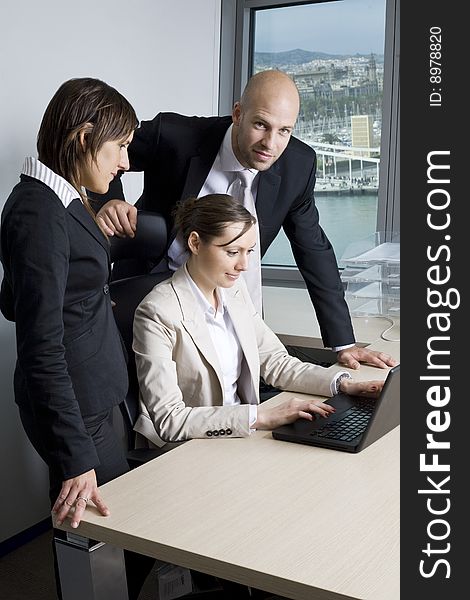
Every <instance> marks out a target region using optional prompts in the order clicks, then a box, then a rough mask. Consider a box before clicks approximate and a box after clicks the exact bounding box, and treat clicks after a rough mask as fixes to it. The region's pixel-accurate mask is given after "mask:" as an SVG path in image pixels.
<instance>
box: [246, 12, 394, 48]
mask: <svg viewBox="0 0 470 600" xmlns="http://www.w3.org/2000/svg"><path fill="white" fill-rule="evenodd" d="M385 4H386V1H385V0H340V1H336V0H335V1H332V2H321V3H316V4H314V5H307V6H305V5H301V6H291V7H282V8H270V9H267V10H258V11H256V25H255V31H256V45H255V52H285V51H288V50H293V49H297V48H300V49H302V50H309V51H311V52H315V51H316V52H326V53H331V54H349V55H354V54H356V53H360V54H370V53H374V54H383V52H384V48H383V32H384V23H385ZM358 14H360V15H361V18H360V19H358V18H357V16H358ZM351 23H354V28H351ZM332 27H334V35H332V30H331V28H332Z"/></svg>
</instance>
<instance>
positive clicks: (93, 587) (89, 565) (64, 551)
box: [54, 533, 129, 600]
mask: <svg viewBox="0 0 470 600" xmlns="http://www.w3.org/2000/svg"><path fill="white" fill-rule="evenodd" d="M54 544H55V549H56V555H57V567H58V571H59V578H60V587H61V591H62V600H84V599H85V598H86V599H87V600H109V598H112V599H113V600H128V598H129V596H128V594H127V581H126V570H125V564H124V553H123V551H122V550H121V549H120V548H116V547H115V546H110V545H109V544H104V543H103V542H97V541H95V540H90V539H88V538H84V537H82V536H79V535H75V534H70V533H67V534H66V537H65V539H60V538H59V537H57V536H55V537H54Z"/></svg>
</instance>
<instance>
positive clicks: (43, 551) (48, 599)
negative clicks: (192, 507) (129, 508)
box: [0, 531, 284, 600]
mask: <svg viewBox="0 0 470 600" xmlns="http://www.w3.org/2000/svg"><path fill="white" fill-rule="evenodd" d="M153 586H154V581H153V577H152V573H151V574H150V575H149V577H148V578H147V580H146V583H145V584H144V586H143V588H142V590H141V592H140V595H139V599H138V600H156V599H157V594H156V593H155V589H154V587H153ZM0 598H1V599H2V600H58V597H57V593H56V589H55V581H54V567H53V558H52V531H47V532H46V533H43V534H42V535H40V536H38V537H37V538H35V539H34V540H32V541H31V542H29V543H27V544H25V545H23V546H21V547H20V548H17V549H16V550H14V551H13V552H10V553H9V554H7V555H6V556H3V557H2V558H0ZM265 600H284V599H282V598H280V597H279V596H270V598H269V599H268V598H265Z"/></svg>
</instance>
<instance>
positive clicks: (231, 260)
mask: <svg viewBox="0 0 470 600" xmlns="http://www.w3.org/2000/svg"><path fill="white" fill-rule="evenodd" d="M255 223H256V219H255V218H254V217H253V216H252V215H251V214H250V213H249V212H248V211H247V210H246V209H245V208H244V207H243V206H242V205H241V204H239V203H238V202H236V201H235V200H234V199H233V198H232V197H231V196H227V195H223V194H211V195H208V196H204V197H202V198H199V199H196V198H190V199H188V200H187V201H185V202H184V203H182V204H180V205H179V207H178V208H177V212H176V226H177V227H178V235H179V236H180V239H182V241H183V242H184V243H186V245H187V248H188V250H189V258H188V260H187V262H186V264H185V265H183V266H182V267H180V268H179V269H178V270H177V271H176V272H175V273H174V275H173V277H172V278H171V279H168V280H167V281H164V282H162V283H160V284H158V285H157V286H155V288H154V289H153V290H152V291H151V292H150V293H149V294H148V295H147V296H146V297H145V298H144V299H143V301H142V302H141V303H140V305H139V306H138V308H137V310H136V314H135V319H134V345H133V348H134V351H135V358H136V365H137V375H138V379H139V384H140V391H141V414H140V416H139V418H138V421H137V423H136V425H135V430H136V431H137V432H139V433H140V434H142V435H143V436H144V437H145V438H147V440H148V441H150V442H151V443H152V444H155V445H157V446H162V445H163V444H164V443H166V442H169V441H171V442H173V441H179V440H186V439H191V438H216V437H217V438H218V437H228V436H232V437H243V436H249V435H250V432H252V431H253V430H256V429H273V428H274V427H277V426H278V425H282V424H284V423H290V422H293V421H295V420H296V419H298V418H303V419H309V420H312V419H313V418H314V417H313V415H314V414H316V415H320V416H323V417H326V416H328V414H329V413H331V412H333V411H334V409H333V408H332V407H330V406H329V405H328V404H325V403H323V402H322V401H321V400H312V401H309V400H300V399H296V398H294V399H291V400H288V401H286V402H284V403H282V404H281V405H280V406H277V407H269V406H267V405H265V404H259V378H260V375H261V376H262V377H263V379H264V380H265V381H266V383H268V384H270V385H273V386H276V387H279V388H281V389H284V390H291V391H294V392H303V393H310V394H315V395H321V396H328V397H330V396H332V395H333V394H334V393H336V391H337V390H341V391H344V392H348V393H351V394H356V395H364V396H370V397H377V396H378V394H379V393H380V390H381V389H382V385H383V382H382V381H367V382H353V381H352V379H351V378H350V375H349V374H348V373H347V372H346V371H338V370H335V369H332V368H328V369H326V368H324V367H320V366H317V365H312V364H309V363H303V362H301V361H300V360H298V359H297V358H294V357H292V356H290V355H289V354H288V352H287V350H286V349H285V347H284V346H283V345H282V344H281V342H280V341H279V339H278V338H277V337H276V335H275V334H274V333H273V332H272V331H271V330H270V329H269V327H268V326H267V325H266V324H265V323H264V321H263V320H262V318H261V317H260V315H259V314H258V313H257V312H256V310H255V308H254V306H253V303H252V302H251V300H250V297H249V295H248V292H247V288H246V285H245V283H244V281H243V277H241V274H242V273H243V272H244V271H246V270H247V266H248V260H249V254H250V253H251V252H252V250H253V247H254V245H255V243H256V237H257V236H256V227H255Z"/></svg>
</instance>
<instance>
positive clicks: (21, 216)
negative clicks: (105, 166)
mask: <svg viewBox="0 0 470 600" xmlns="http://www.w3.org/2000/svg"><path fill="white" fill-rule="evenodd" d="M1 252H2V263H3V268H4V278H3V282H2V289H1V294H0V308H1V310H2V313H3V314H4V315H5V317H6V318H7V319H9V320H12V321H15V323H16V337H17V354H18V360H17V365H16V370H15V376H14V390H15V400H16V402H17V404H18V405H19V406H20V407H21V409H22V410H23V411H25V412H26V413H27V414H28V415H29V416H30V418H31V419H32V420H33V422H34V423H35V429H36V431H37V434H38V436H39V437H40V440H41V444H42V446H43V449H44V452H45V455H46V460H47V462H48V464H49V466H50V467H51V468H53V469H55V470H56V472H58V473H59V474H61V476H62V478H63V479H68V478H70V477H74V476H77V475H79V474H81V473H84V472H86V471H88V470H89V469H92V468H94V467H96V466H98V464H99V460H98V458H97V454H96V451H95V447H94V445H93V442H92V440H91V438H90V436H89V435H88V433H87V431H86V429H85V427H84V424H83V419H82V415H94V414H97V413H99V412H101V411H104V410H106V409H109V408H110V407H112V406H114V405H116V404H118V403H119V402H121V401H122V400H123V399H124V397H125V394H126V391H127V386H128V382H127V368H126V359H125V356H124V351H123V347H122V343H121V338H120V335H119V332H118V329H117V326H116V323H115V321H114V316H113V311H112V306H111V300H110V296H109V288H108V280H109V276H110V259H109V243H108V240H107V239H106V238H105V236H104V235H103V234H102V233H101V231H100V230H99V228H98V227H97V225H96V223H95V222H94V220H93V219H92V217H91V216H90V214H89V213H88V211H87V210H86V209H85V207H84V206H83V204H82V203H81V201H80V200H79V199H78V198H77V199H76V200H73V201H72V202H71V203H70V204H69V206H68V207H67V208H65V207H64V205H63V203H62V202H61V200H60V199H59V198H58V197H57V195H56V194H55V193H54V192H53V191H52V190H51V189H50V188H49V187H48V186H46V185H45V184H43V183H42V182H40V181H38V180H36V179H33V178H31V177H27V176H25V175H22V176H21V182H20V183H18V184H17V185H16V186H15V188H14V189H13V191H12V193H11V194H10V196H9V198H8V200H7V202H6V204H5V206H4V209H3V212H2V225H1Z"/></svg>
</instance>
